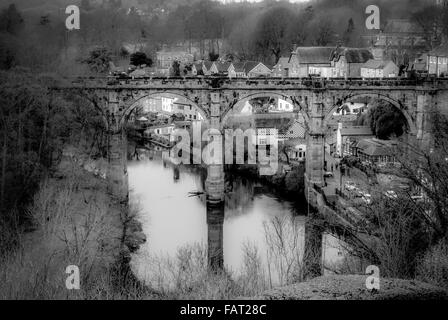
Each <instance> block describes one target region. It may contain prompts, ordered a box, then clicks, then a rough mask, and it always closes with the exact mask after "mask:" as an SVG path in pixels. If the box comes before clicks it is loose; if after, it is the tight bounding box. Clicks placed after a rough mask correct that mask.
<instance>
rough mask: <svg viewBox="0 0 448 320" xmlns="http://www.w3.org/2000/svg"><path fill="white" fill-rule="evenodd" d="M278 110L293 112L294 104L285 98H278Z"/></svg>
mask: <svg viewBox="0 0 448 320" xmlns="http://www.w3.org/2000/svg"><path fill="white" fill-rule="evenodd" d="M277 111H279V112H293V111H294V106H293V105H292V104H291V103H290V102H288V101H286V100H283V99H278V104H277Z"/></svg>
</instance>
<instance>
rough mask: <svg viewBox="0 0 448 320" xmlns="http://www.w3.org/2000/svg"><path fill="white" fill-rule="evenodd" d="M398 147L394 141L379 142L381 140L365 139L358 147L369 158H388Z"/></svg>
mask: <svg viewBox="0 0 448 320" xmlns="http://www.w3.org/2000/svg"><path fill="white" fill-rule="evenodd" d="M396 145H397V142H396V141H393V140H379V139H375V138H372V139H363V140H360V141H359V142H358V144H357V145H356V147H357V148H358V149H360V150H361V151H362V153H364V154H366V155H369V156H386V155H390V154H391V153H393V148H394V147H395V146H396Z"/></svg>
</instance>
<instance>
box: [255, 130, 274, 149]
mask: <svg viewBox="0 0 448 320" xmlns="http://www.w3.org/2000/svg"><path fill="white" fill-rule="evenodd" d="M277 139H278V131H277V129H276V128H257V136H256V145H258V146H266V145H275V144H276V141H277Z"/></svg>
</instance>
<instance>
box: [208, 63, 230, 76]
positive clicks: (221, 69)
mask: <svg viewBox="0 0 448 320" xmlns="http://www.w3.org/2000/svg"><path fill="white" fill-rule="evenodd" d="M229 67H230V62H219V61H214V62H213V63H212V66H211V67H210V73H211V74H222V75H227V74H228V73H229Z"/></svg>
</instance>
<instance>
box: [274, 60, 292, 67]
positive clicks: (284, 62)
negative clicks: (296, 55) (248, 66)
mask: <svg viewBox="0 0 448 320" xmlns="http://www.w3.org/2000/svg"><path fill="white" fill-rule="evenodd" d="M287 65H289V58H288V57H281V58H280V59H278V62H277V64H276V65H275V66H274V68H278V67H281V66H287Z"/></svg>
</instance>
